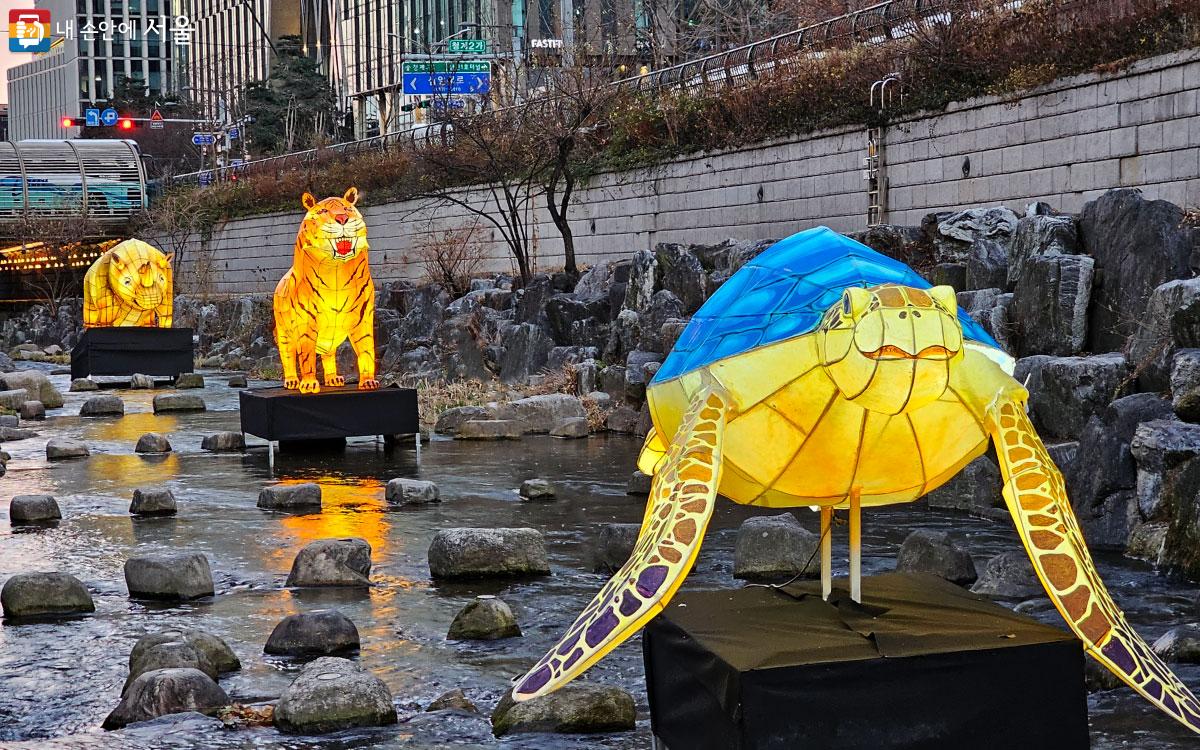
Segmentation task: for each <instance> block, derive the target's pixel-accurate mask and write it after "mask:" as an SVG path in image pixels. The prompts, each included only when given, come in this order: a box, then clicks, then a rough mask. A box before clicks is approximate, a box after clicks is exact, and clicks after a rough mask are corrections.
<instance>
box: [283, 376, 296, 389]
mask: <svg viewBox="0 0 1200 750" xmlns="http://www.w3.org/2000/svg"><path fill="white" fill-rule="evenodd" d="M283 387H284V388H287V389H288V390H289V391H294V390H296V389H297V388H299V387H300V378H284V379H283Z"/></svg>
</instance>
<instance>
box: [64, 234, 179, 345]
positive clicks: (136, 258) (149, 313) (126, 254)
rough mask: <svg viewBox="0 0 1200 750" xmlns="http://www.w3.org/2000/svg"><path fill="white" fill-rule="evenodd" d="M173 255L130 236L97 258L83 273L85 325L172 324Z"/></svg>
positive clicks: (139, 325) (153, 325) (94, 326)
mask: <svg viewBox="0 0 1200 750" xmlns="http://www.w3.org/2000/svg"><path fill="white" fill-rule="evenodd" d="M173 257H174V253H171V254H170V255H163V253H162V251H160V250H159V249H158V248H155V247H152V246H150V245H147V244H146V243H145V242H142V241H141V240H134V239H129V240H125V241H124V242H121V243H119V244H117V245H114V246H113V247H112V248H111V249H109V250H108V251H107V252H105V253H104V254H103V255H101V256H100V257H99V258H97V259H96V262H94V263H92V266H91V268H89V269H88V270H87V273H86V274H85V275H84V277H83V327H84V328H109V327H114V326H122V327H124V326H138V327H142V328H155V327H157V328H170V327H171V311H172V305H173V300H172V279H171V259H172V258H173Z"/></svg>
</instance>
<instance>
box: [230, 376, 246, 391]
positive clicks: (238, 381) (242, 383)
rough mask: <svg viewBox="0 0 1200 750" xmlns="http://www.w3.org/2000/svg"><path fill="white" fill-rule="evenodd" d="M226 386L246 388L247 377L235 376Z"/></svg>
mask: <svg viewBox="0 0 1200 750" xmlns="http://www.w3.org/2000/svg"><path fill="white" fill-rule="evenodd" d="M226 385H228V386H229V387H230V388H245V387H246V376H245V375H234V376H233V377H232V378H230V379H229V380H228V381H227V382H226Z"/></svg>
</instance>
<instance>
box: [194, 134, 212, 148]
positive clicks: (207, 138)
mask: <svg viewBox="0 0 1200 750" xmlns="http://www.w3.org/2000/svg"><path fill="white" fill-rule="evenodd" d="M216 142H217V138H216V136H214V135H213V134H212V133H193V134H192V144H193V145H196V146H211V145H213V144H214V143H216Z"/></svg>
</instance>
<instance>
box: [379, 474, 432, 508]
mask: <svg viewBox="0 0 1200 750" xmlns="http://www.w3.org/2000/svg"><path fill="white" fill-rule="evenodd" d="M386 497H387V501H388V502H389V503H392V504H394V505H425V504H427V503H437V502H441V499H440V497H439V494H438V487H437V485H436V484H434V483H433V482H426V481H422V480H420V479H404V478H402V477H398V478H396V479H392V480H389V481H388V483H387V491H386Z"/></svg>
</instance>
